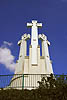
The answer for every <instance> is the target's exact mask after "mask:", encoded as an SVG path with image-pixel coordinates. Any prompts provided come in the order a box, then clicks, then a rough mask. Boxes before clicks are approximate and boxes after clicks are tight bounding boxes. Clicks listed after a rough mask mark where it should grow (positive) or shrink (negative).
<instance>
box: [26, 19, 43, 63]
mask: <svg viewBox="0 0 67 100" xmlns="http://www.w3.org/2000/svg"><path fill="white" fill-rule="evenodd" d="M27 26H28V27H32V28H31V45H32V58H31V64H37V46H38V27H42V23H37V21H36V20H33V21H32V23H27Z"/></svg>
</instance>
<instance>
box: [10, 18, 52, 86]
mask: <svg viewBox="0 0 67 100" xmlns="http://www.w3.org/2000/svg"><path fill="white" fill-rule="evenodd" d="M27 26H28V27H32V30H31V45H30V46H29V56H27V55H26V53H27V44H26V40H27V39H30V34H28V35H27V34H24V35H23V36H22V39H21V40H20V41H19V42H18V45H20V54H19V60H18V61H17V64H16V70H15V74H22V75H24V76H23V78H22V77H21V76H20V78H16V76H14V77H13V79H12V81H11V84H10V85H11V86H14V87H15V86H16V85H15V83H18V86H22V85H24V87H25V88H28V87H27V86H30V84H33V86H36V87H37V86H38V83H37V81H40V80H41V75H38V77H37V78H36V77H35V78H30V77H31V75H30V74H51V73H53V69H52V62H51V60H50V56H49V51H48V45H50V42H49V41H48V40H47V37H46V36H45V35H44V34H39V36H38V27H42V23H37V21H36V20H33V21H32V23H27ZM38 39H41V41H42V56H40V46H39V44H38ZM25 74H26V75H25Z"/></svg>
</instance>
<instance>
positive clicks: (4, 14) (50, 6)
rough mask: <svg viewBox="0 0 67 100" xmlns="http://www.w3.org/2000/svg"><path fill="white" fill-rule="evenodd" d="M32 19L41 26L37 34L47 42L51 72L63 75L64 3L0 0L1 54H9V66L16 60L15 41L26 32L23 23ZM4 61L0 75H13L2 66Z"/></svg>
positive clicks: (66, 54) (66, 51) (66, 59)
mask: <svg viewBox="0 0 67 100" xmlns="http://www.w3.org/2000/svg"><path fill="white" fill-rule="evenodd" d="M33 19H34V20H37V21H38V22H42V23H43V27H42V28H41V29H39V33H44V34H45V35H46V36H47V37H48V40H49V41H50V42H51V45H50V47H49V50H50V56H51V60H52V62H53V70H54V73H55V74H62V73H64V74H67V0H0V48H1V50H2V49H4V48H7V50H4V51H3V52H6V51H9V56H10V58H11V60H12V62H9V65H10V64H15V62H16V60H17V59H18V55H19V46H18V45H17V42H18V41H19V40H20V39H21V36H22V35H23V34H24V33H30V29H28V28H27V27H26V23H27V22H31V21H32V20H33ZM6 42H8V43H11V45H10V44H8V43H6ZM0 55H3V53H1V52H0ZM5 56H6V55H5ZM7 58H8V56H6V57H5V58H4V59H5V62H4V64H3V63H2V61H1V62H0V74H12V73H13V70H9V67H6V66H8V65H7V63H6V59H7ZM7 61H8V60H7ZM13 61H14V62H13ZM5 65H6V66H5ZM10 66H11V65H10Z"/></svg>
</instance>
